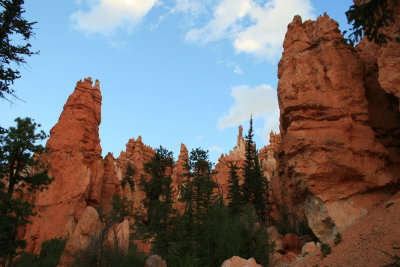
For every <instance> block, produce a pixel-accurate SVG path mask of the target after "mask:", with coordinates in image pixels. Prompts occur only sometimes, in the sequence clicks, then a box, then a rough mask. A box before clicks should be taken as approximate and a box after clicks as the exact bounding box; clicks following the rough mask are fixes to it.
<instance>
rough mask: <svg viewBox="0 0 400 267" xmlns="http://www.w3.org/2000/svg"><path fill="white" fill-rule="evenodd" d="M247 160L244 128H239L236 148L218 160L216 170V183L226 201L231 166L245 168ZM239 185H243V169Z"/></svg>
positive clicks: (240, 171)
mask: <svg viewBox="0 0 400 267" xmlns="http://www.w3.org/2000/svg"><path fill="white" fill-rule="evenodd" d="M245 159H246V144H245V141H244V138H243V128H242V126H239V134H238V137H237V142H236V146H235V147H234V148H233V150H232V151H230V152H229V154H222V155H221V157H220V158H219V159H218V162H217V164H216V165H215V168H214V172H215V174H214V177H213V178H214V181H215V182H216V183H217V184H218V187H219V191H220V192H221V193H222V194H223V197H224V200H225V201H226V200H227V195H228V185H229V184H228V179H229V177H230V165H231V164H233V165H236V166H237V167H239V168H240V167H244V161H245ZM238 175H239V184H242V183H243V172H242V170H241V169H239V170H238Z"/></svg>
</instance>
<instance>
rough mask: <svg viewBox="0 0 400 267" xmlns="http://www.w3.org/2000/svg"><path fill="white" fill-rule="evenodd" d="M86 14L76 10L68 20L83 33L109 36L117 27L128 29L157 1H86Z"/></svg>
mask: <svg viewBox="0 0 400 267" xmlns="http://www.w3.org/2000/svg"><path fill="white" fill-rule="evenodd" d="M87 1H88V2H89V5H90V10H89V11H88V12H85V11H82V10H78V11H76V12H74V13H73V14H72V15H71V17H70V19H71V20H72V21H73V23H74V28H76V29H78V30H81V31H83V32H85V33H99V34H102V35H109V34H111V33H112V32H113V31H114V30H115V29H117V28H118V27H126V28H127V29H130V28H131V27H133V26H135V25H136V24H137V23H139V22H140V21H141V19H142V18H143V17H144V16H145V15H146V14H147V13H148V12H149V11H150V9H151V8H152V7H153V6H155V5H156V4H157V3H158V0H96V1H93V0H87Z"/></svg>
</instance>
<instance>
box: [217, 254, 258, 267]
mask: <svg viewBox="0 0 400 267" xmlns="http://www.w3.org/2000/svg"><path fill="white" fill-rule="evenodd" d="M221 267H262V266H261V265H260V264H257V262H256V260H255V259H254V258H250V259H248V260H245V259H242V258H241V257H238V256H233V257H232V258H230V259H229V260H226V261H224V263H222V265H221Z"/></svg>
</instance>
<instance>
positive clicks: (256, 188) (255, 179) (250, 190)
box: [242, 118, 272, 224]
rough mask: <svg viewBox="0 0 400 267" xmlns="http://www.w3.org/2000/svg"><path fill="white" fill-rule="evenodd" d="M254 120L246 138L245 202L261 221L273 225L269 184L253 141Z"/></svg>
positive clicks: (243, 187) (251, 121)
mask: <svg viewBox="0 0 400 267" xmlns="http://www.w3.org/2000/svg"><path fill="white" fill-rule="evenodd" d="M253 136H254V134H253V118H250V127H249V132H248V134H247V135H246V136H245V141H246V159H245V163H244V164H245V165H244V182H243V185H242V191H243V201H244V202H245V203H250V204H252V205H253V206H254V208H255V209H256V211H257V214H258V217H259V220H260V221H261V222H262V223H263V224H265V223H271V211H272V202H271V199H270V192H269V191H270V189H269V183H268V180H267V178H266V177H264V175H263V174H262V171H261V166H260V161H259V158H258V151H257V148H256V144H255V143H254V141H253Z"/></svg>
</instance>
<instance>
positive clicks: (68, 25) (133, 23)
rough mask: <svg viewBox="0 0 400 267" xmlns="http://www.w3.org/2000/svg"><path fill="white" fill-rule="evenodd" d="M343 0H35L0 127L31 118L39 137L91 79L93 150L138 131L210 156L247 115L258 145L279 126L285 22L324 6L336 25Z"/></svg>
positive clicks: (225, 145)
mask: <svg viewBox="0 0 400 267" xmlns="http://www.w3.org/2000/svg"><path fill="white" fill-rule="evenodd" d="M351 4H352V0H339V1H328V0H202V1H200V0H169V1H167V0H64V1H60V0H58V1H54V0H36V1H26V4H25V8H26V18H27V19H28V20H30V21H37V24H36V25H35V33H36V35H35V37H34V39H33V40H32V45H33V48H34V49H36V50H40V55H37V56H33V57H31V58H28V59H27V62H28V64H26V65H24V66H21V68H20V70H21V73H22V78H21V79H19V80H17V81H16V83H15V86H14V89H15V90H16V92H17V95H18V96H19V97H20V98H21V99H23V101H19V100H16V101H15V104H13V105H10V104H9V103H8V102H6V101H5V100H0V112H1V114H2V116H1V118H0V125H1V126H2V127H5V128H8V127H9V126H10V125H13V124H14V123H13V120H14V118H16V117H18V116H19V117H26V116H29V117H32V118H34V119H35V120H36V121H37V122H39V123H41V124H42V128H43V129H44V130H45V131H47V132H49V131H50V129H51V128H52V127H53V126H54V125H55V123H57V121H58V118H59V116H60V114H61V111H62V108H63V105H64V103H65V102H66V100H67V98H68V96H69V95H70V94H71V93H72V92H73V89H74V88H75V85H76V82H77V81H78V80H80V79H83V78H85V77H89V76H90V77H92V79H99V80H100V86H101V91H102V95H103V106H102V123H101V125H100V138H101V146H102V149H103V155H106V154H107V152H113V153H114V156H115V157H118V156H119V153H120V151H121V150H125V144H126V143H127V141H128V139H130V138H135V139H136V138H137V137H138V136H139V135H141V136H142V138H143V142H144V143H145V144H147V145H150V146H152V147H154V148H156V147H159V146H160V145H162V146H164V147H166V148H167V149H169V150H171V151H173V152H174V155H175V158H177V156H178V154H179V148H180V143H181V142H183V143H185V144H186V145H187V147H188V149H189V150H191V149H193V148H196V147H201V148H203V149H208V150H209V151H210V159H211V160H212V161H213V162H216V161H217V159H218V157H219V156H220V155H221V153H227V152H229V150H230V149H232V148H233V146H234V145H235V143H236V136H237V133H238V130H237V126H238V125H243V126H244V128H245V132H247V129H248V120H249V117H250V114H251V113H252V114H253V116H254V118H255V123H254V124H255V125H254V126H255V133H256V135H255V140H256V143H257V147H258V148H261V147H262V146H264V145H265V144H267V143H268V138H269V132H270V131H271V130H274V131H278V129H279V121H278V120H279V108H278V103H277V96H276V87H277V83H278V79H277V69H278V68H277V63H278V62H279V59H280V56H281V53H282V42H283V38H284V34H285V33H286V27H287V24H288V23H290V22H291V20H292V19H293V16H294V15H295V14H300V15H301V16H302V18H303V21H304V20H306V19H309V18H312V19H315V18H316V17H317V16H318V15H321V14H323V13H324V12H327V13H328V15H329V16H330V17H331V18H334V19H335V20H336V21H338V22H339V24H340V28H341V29H342V30H343V29H346V28H347V24H346V19H345V14H344V12H345V11H346V10H347V9H348V8H349V6H350V5H351Z"/></svg>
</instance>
